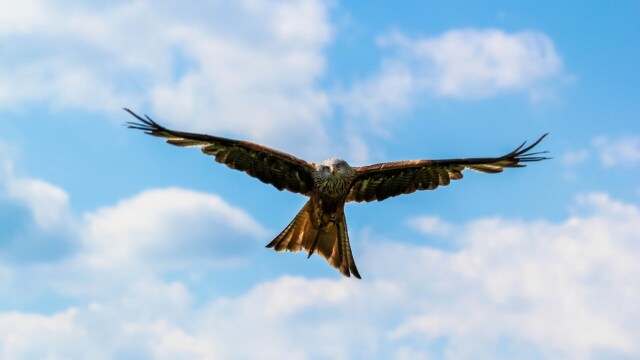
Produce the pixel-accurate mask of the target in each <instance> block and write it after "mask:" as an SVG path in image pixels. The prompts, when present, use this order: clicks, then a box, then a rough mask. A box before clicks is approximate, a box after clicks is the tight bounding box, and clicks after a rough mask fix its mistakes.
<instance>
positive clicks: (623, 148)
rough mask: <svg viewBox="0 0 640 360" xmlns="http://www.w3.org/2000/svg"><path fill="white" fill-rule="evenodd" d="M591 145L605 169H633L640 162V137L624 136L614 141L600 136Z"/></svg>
mask: <svg viewBox="0 0 640 360" xmlns="http://www.w3.org/2000/svg"><path fill="white" fill-rule="evenodd" d="M591 145H592V146H593V148H594V150H595V151H596V153H597V154H598V156H599V158H600V162H601V163H602V166H604V167H607V168H609V167H614V166H624V167H631V166H634V165H636V164H637V163H638V162H640V137H637V136H623V137H618V138H617V139H612V138H609V137H607V136H600V137H597V138H595V139H593V141H592V143H591Z"/></svg>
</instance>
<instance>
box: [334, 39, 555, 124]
mask: <svg viewBox="0 0 640 360" xmlns="http://www.w3.org/2000/svg"><path fill="white" fill-rule="evenodd" d="M379 44H380V45H381V46H382V47H383V48H384V49H390V51H391V52H392V54H391V55H388V56H387V57H385V58H383V60H382V65H381V69H380V71H379V72H378V73H377V74H375V75H373V76H372V77H370V78H369V79H367V80H365V81H362V82H360V83H357V84H355V85H354V86H353V87H352V88H351V89H349V90H348V91H347V92H346V93H345V94H342V96H343V97H345V100H344V101H343V105H344V106H345V107H346V108H347V109H349V110H350V111H351V112H352V113H354V114H361V115H366V116H368V117H382V116H384V115H385V114H387V113H388V112H390V111H397V110H401V109H405V108H407V107H409V106H410V104H412V103H413V102H414V101H415V98H417V97H420V96H437V97H444V98H455V99H474V98H485V97H489V96H494V95H496V94H499V93H504V92H513V91H516V92H528V93H530V95H532V96H537V95H536V94H539V93H540V92H541V91H542V89H543V87H544V84H545V82H546V81H548V80H549V79H551V78H553V76H555V75H557V74H558V73H559V71H560V69H561V63H562V60H561V57H560V55H559V54H558V53H557V52H556V50H555V46H554V44H553V41H552V40H551V39H550V38H549V37H547V36H546V35H544V34H543V33H540V32H535V31H522V32H517V33H507V32H504V31H502V30H492V29H455V30H450V31H448V32H446V33H444V34H442V35H440V36H437V37H424V38H419V39H411V38H408V37H407V36H405V35H404V34H402V33H401V32H399V31H395V32H392V33H390V34H388V35H386V36H383V37H380V39H379ZM542 92H544V91H542Z"/></svg>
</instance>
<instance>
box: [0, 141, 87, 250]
mask: <svg viewBox="0 0 640 360" xmlns="http://www.w3.org/2000/svg"><path fill="white" fill-rule="evenodd" d="M13 154H15V150H13V149H12V148H11V147H10V146H9V145H6V144H3V143H2V142H0V215H1V216H0V226H2V229H3V231H2V237H0V257H1V258H2V259H3V261H9V262H14V261H18V262H22V261H27V262H29V261H42V260H52V259H57V258H59V257H61V256H64V255H65V254H67V253H68V251H69V250H70V248H71V247H72V246H73V243H74V241H75V234H74V232H75V229H76V223H75V221H74V218H73V216H72V213H71V210H70V208H69V196H68V194H67V193H66V192H65V191H64V190H63V189H61V188H60V187H57V186H55V185H53V184H50V183H47V182H45V181H42V180H40V179H33V178H30V177H26V176H21V175H19V174H16V173H15V171H14V166H13V161H12V160H11V158H10V157H9V156H10V155H12V156H13Z"/></svg>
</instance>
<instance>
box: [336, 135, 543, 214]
mask: <svg viewBox="0 0 640 360" xmlns="http://www.w3.org/2000/svg"><path fill="white" fill-rule="evenodd" d="M545 136H547V134H544V135H542V136H541V137H540V138H539V139H538V140H537V141H536V142H534V143H533V144H532V145H530V146H528V147H524V146H525V144H526V142H525V143H523V144H522V145H520V146H519V147H518V148H517V149H515V150H513V151H512V152H510V153H508V154H506V155H504V156H501V157H496V158H469V159H448V160H407V161H398V162H388V163H381V164H375V165H369V166H362V167H356V168H354V169H355V170H356V179H355V182H354V184H353V186H352V188H351V192H350V193H349V196H348V197H347V201H358V202H362V201H367V202H369V201H374V200H377V201H382V200H384V199H387V198H390V197H392V196H398V195H401V194H410V193H412V192H414V191H417V190H433V189H435V188H437V187H438V186H445V185H449V182H450V181H451V180H458V179H462V170H464V169H472V170H476V171H480V172H484V173H499V172H502V170H503V169H504V168H511V167H523V166H525V165H524V164H523V163H526V162H532V161H541V160H545V159H548V158H547V157H545V156H540V155H541V154H544V153H546V151H543V152H533V153H532V152H530V151H531V149H533V148H534V147H535V146H536V145H538V144H539V143H540V141H542V139H544V138H545Z"/></svg>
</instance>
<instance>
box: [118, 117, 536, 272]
mask: <svg viewBox="0 0 640 360" xmlns="http://www.w3.org/2000/svg"><path fill="white" fill-rule="evenodd" d="M124 110H125V111H127V112H128V113H130V114H131V115H133V116H134V117H135V118H136V119H137V120H138V121H137V122H128V123H127V125H128V127H130V128H133V129H139V130H143V131H145V132H146V133H147V134H150V135H153V136H159V137H163V138H165V139H167V142H168V143H169V144H172V145H177V146H198V147H200V149H201V150H202V152H203V153H205V154H207V155H212V156H214V157H215V160H216V161H217V162H219V163H222V164H225V165H227V166H228V167H230V168H232V169H236V170H240V171H243V172H245V173H247V174H248V175H250V176H253V177H255V178H258V179H259V180H261V181H262V182H264V183H267V184H271V185H273V186H275V187H276V188H277V189H278V190H289V191H291V192H294V193H298V194H302V195H304V196H307V197H309V200H308V201H307V203H306V204H305V205H304V206H303V207H302V209H301V210H300V211H299V212H298V214H297V215H296V216H295V217H294V218H293V220H292V221H291V223H289V225H287V227H286V228H284V230H282V232H281V233H280V234H279V235H278V236H276V238H275V239H273V241H271V242H270V243H269V244H267V247H268V248H273V249H274V250H275V251H284V250H287V251H292V252H297V251H300V250H305V251H306V252H307V253H308V256H307V257H310V256H311V255H313V254H314V253H318V254H320V255H321V256H322V257H324V258H325V259H326V260H327V261H328V262H329V264H331V266H333V267H335V268H336V269H338V270H339V271H340V273H342V275H344V276H347V277H349V276H351V275H353V276H355V277H356V278H358V279H360V273H358V268H357V267H356V263H355V261H354V260H353V254H352V252H351V246H350V245H349V234H348V232H347V220H346V218H345V214H344V205H345V203H347V202H352V201H356V202H363V201H366V202H370V201H382V200H385V199H387V198H390V197H392V196H398V195H401V194H410V193H412V192H415V191H417V190H433V189H435V188H437V187H438V186H445V185H448V184H449V182H450V181H451V180H458V179H461V178H462V171H463V170H465V169H471V170H475V171H479V172H483V173H498V172H502V170H503V169H504V168H514V167H523V166H525V165H524V164H523V163H527V162H533V161H540V160H545V159H548V158H547V157H545V156H542V154H544V153H546V152H531V150H532V149H533V148H534V147H535V146H536V145H538V143H540V141H542V139H544V137H545V136H547V134H544V135H542V136H541V137H540V138H539V139H538V140H537V141H536V142H534V143H533V144H531V145H529V146H527V147H525V144H526V142H525V143H523V144H522V145H520V146H519V147H517V148H516V149H515V150H513V151H512V152H510V153H508V154H506V155H503V156H499V157H494V158H465V159H448V160H406V161H397V162H386V163H380V164H375V165H368V166H354V167H352V166H349V164H348V163H347V162H346V161H344V160H342V159H337V158H331V159H327V160H324V161H322V162H307V161H304V160H302V159H299V158H297V157H295V156H293V155H290V154H287V153H284V152H282V151H278V150H275V149H271V148H268V147H266V146H263V145H259V144H255V143H252V142H248V141H240V140H234V139H227V138H223V137H218V136H213V135H204V134H194V133H188V132H182V131H174V130H170V129H167V128H165V127H163V126H161V125H159V124H158V123H156V122H155V121H153V120H152V119H151V118H150V117H148V116H146V115H145V118H142V117H140V116H139V115H137V114H136V113H134V112H133V111H131V110H129V109H127V108H125V109H124Z"/></svg>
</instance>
